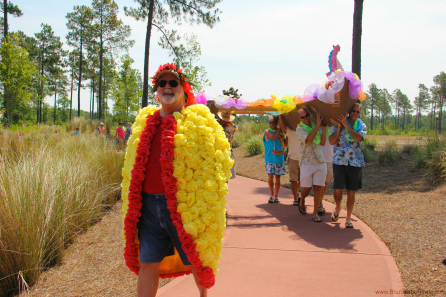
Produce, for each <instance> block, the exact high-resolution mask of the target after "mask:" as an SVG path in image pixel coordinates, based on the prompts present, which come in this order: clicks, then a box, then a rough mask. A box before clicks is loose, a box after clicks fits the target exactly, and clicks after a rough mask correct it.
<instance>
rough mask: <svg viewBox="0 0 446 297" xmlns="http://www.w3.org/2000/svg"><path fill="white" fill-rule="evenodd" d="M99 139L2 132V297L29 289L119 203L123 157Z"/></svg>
mask: <svg viewBox="0 0 446 297" xmlns="http://www.w3.org/2000/svg"><path fill="white" fill-rule="evenodd" d="M110 148H111V144H110V143H109V142H108V141H106V140H104V139H103V138H101V139H100V138H99V137H96V136H95V135H94V134H93V135H88V134H87V135H86V134H81V135H80V136H79V137H74V136H72V134H71V133H43V132H31V133H29V134H28V135H21V134H20V133H14V132H10V131H6V130H0V172H1V175H0V230H1V235H0V246H1V248H0V263H1V265H0V296H10V295H12V294H16V293H18V279H19V276H20V278H23V280H24V281H25V282H26V283H27V284H28V285H29V286H31V285H33V284H34V283H35V282H36V280H37V278H38V276H39V274H40V272H41V271H42V270H43V269H46V268H47V267H51V266H53V265H55V264H58V263H60V261H61V257H62V254H63V251H64V249H65V248H66V247H67V245H68V244H70V242H71V241H72V239H73V237H74V236H75V235H76V234H77V233H78V232H80V231H82V230H84V229H86V228H87V227H89V226H90V225H91V224H93V223H94V222H95V221H97V220H98V219H99V218H100V216H101V215H102V213H103V210H104V207H105V206H110V205H111V204H113V203H114V202H115V201H116V197H117V195H118V194H119V190H120V182H121V168H122V165H123V155H118V154H116V153H115V152H113V151H112V150H111V149H110Z"/></svg>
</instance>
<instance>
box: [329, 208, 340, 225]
mask: <svg viewBox="0 0 446 297" xmlns="http://www.w3.org/2000/svg"><path fill="white" fill-rule="evenodd" d="M335 211H336V209H335V210H334V211H333V213H332V214H331V220H332V221H333V222H337V221H338V219H339V214H340V213H339V214H338V215H335Z"/></svg>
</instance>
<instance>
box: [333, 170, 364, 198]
mask: <svg viewBox="0 0 446 297" xmlns="http://www.w3.org/2000/svg"><path fill="white" fill-rule="evenodd" d="M333 175H334V182H333V188H334V189H345V188H346V189H347V190H353V191H356V190H359V189H362V167H354V166H350V165H348V166H344V165H336V164H333Z"/></svg>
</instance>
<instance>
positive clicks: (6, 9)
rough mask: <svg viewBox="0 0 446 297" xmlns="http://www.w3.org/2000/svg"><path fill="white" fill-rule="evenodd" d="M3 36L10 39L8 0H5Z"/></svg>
mask: <svg viewBox="0 0 446 297" xmlns="http://www.w3.org/2000/svg"><path fill="white" fill-rule="evenodd" d="M3 37H4V38H6V40H8V0H3Z"/></svg>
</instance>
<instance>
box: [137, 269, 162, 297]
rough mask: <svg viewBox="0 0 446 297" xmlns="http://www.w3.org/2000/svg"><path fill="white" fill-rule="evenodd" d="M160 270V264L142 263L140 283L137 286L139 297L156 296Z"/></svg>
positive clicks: (139, 276)
mask: <svg viewBox="0 0 446 297" xmlns="http://www.w3.org/2000/svg"><path fill="white" fill-rule="evenodd" d="M159 268H160V262H158V263H141V267H140V268H139V274H138V282H137V285H136V292H137V294H138V297H155V296H156V292H157V291H158V283H159Z"/></svg>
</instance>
